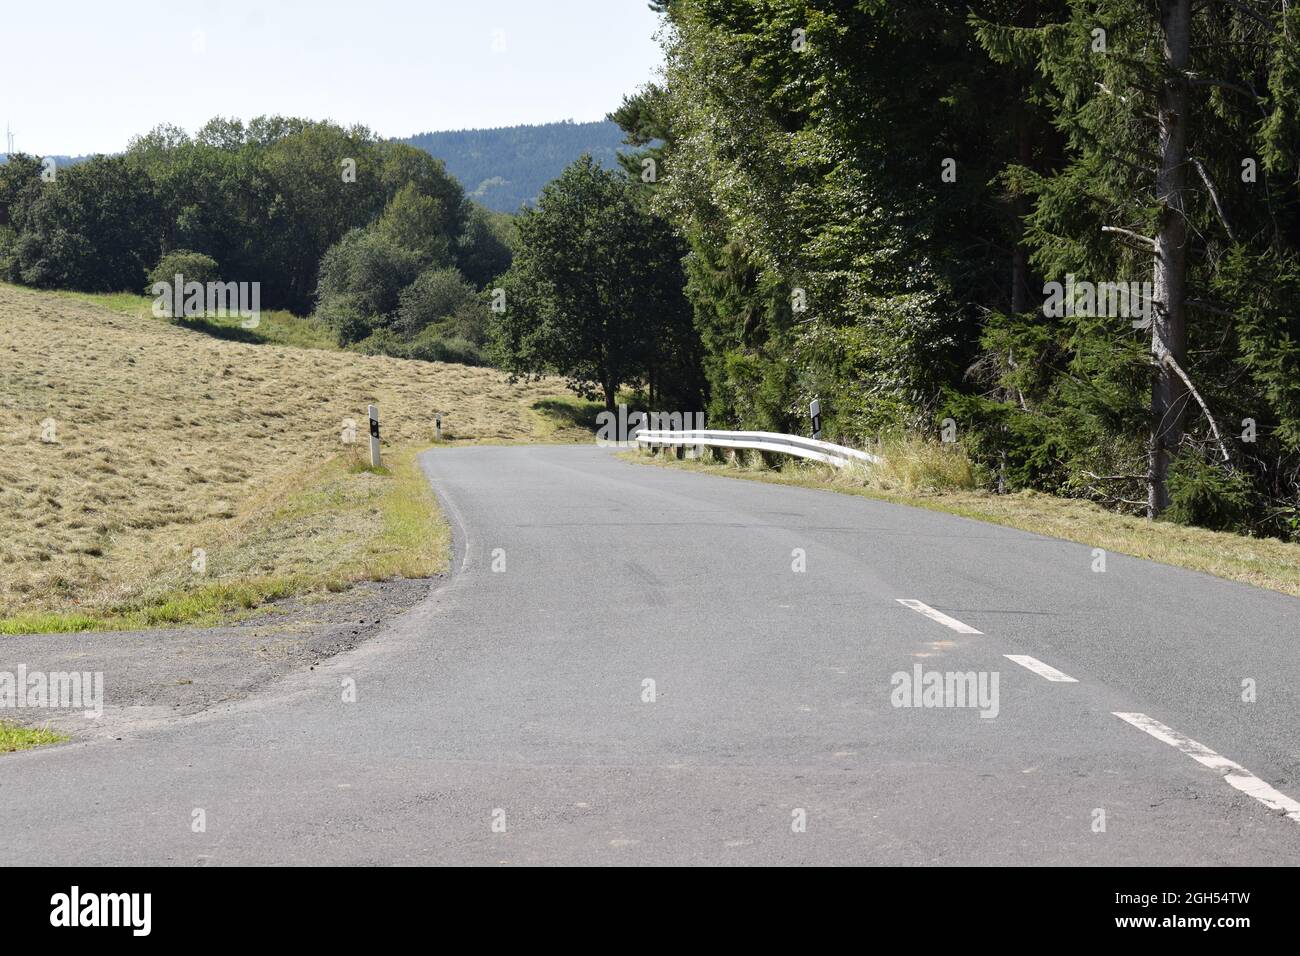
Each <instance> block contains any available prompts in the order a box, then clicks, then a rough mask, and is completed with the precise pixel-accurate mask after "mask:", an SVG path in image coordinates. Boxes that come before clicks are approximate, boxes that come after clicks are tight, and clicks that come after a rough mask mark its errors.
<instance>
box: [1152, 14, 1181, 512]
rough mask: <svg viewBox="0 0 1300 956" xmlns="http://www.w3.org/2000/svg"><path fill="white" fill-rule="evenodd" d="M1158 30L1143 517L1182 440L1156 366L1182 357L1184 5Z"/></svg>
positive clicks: (1163, 493) (1172, 390)
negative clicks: (1156, 208) (1155, 213)
mask: <svg viewBox="0 0 1300 956" xmlns="http://www.w3.org/2000/svg"><path fill="white" fill-rule="evenodd" d="M1160 26H1161V29H1162V30H1163V31H1164V39H1165V47H1164V58H1165V67H1166V69H1167V70H1168V71H1169V72H1170V74H1171V75H1170V76H1169V77H1168V78H1166V79H1165V80H1164V82H1163V83H1162V85H1161V88H1160V94H1159V97H1158V114H1159V115H1158V118H1159V124H1160V171H1159V173H1158V174H1157V177H1156V199H1157V201H1158V202H1159V203H1160V204H1161V206H1162V207H1163V208H1162V211H1161V215H1160V223H1159V228H1158V229H1157V232H1156V237H1155V238H1156V258H1155V279H1154V286H1155V288H1154V293H1155V295H1154V298H1155V301H1154V303H1153V308H1152V316H1151V354H1152V356H1153V357H1154V359H1155V361H1156V363H1157V364H1156V371H1155V380H1154V382H1153V384H1152V388H1151V437H1150V441H1149V445H1148V463H1147V516H1148V517H1150V518H1155V517H1157V516H1158V515H1159V514H1160V513H1161V512H1162V511H1164V510H1165V509H1166V508H1168V507H1169V487H1168V476H1169V460H1170V458H1171V456H1172V455H1173V453H1174V452H1175V451H1176V450H1177V448H1178V445H1179V443H1180V442H1181V441H1182V418H1183V411H1184V409H1185V407H1186V405H1187V391H1186V388H1185V387H1184V385H1183V382H1182V379H1181V378H1179V377H1178V375H1177V374H1176V373H1175V372H1174V371H1173V369H1171V368H1169V367H1168V365H1167V364H1165V363H1164V361H1163V359H1164V357H1165V355H1166V354H1171V355H1173V357H1174V358H1175V359H1176V360H1177V362H1178V364H1179V365H1184V364H1185V358H1186V353H1187V314H1186V303H1185V299H1186V295H1187V215H1186V210H1185V201H1184V197H1185V192H1186V189H1187V124H1188V120H1189V117H1188V115H1187V111H1188V92H1187V80H1186V79H1185V78H1184V74H1185V72H1186V70H1187V67H1188V64H1189V55H1190V54H1189V47H1190V40H1191V32H1192V11H1191V0H1161V2H1160Z"/></svg>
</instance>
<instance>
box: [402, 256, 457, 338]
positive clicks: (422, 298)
mask: <svg viewBox="0 0 1300 956" xmlns="http://www.w3.org/2000/svg"><path fill="white" fill-rule="evenodd" d="M474 298H475V293H474V289H473V287H472V286H471V285H470V284H469V283H468V282H466V281H465V277H464V276H462V275H461V274H460V272H459V271H457V270H456V269H452V268H445V269H426V270H425V271H424V272H421V273H420V274H419V276H417V277H416V280H415V281H414V282H412V283H411V284H410V285H409V286H407V287H406V288H405V289H403V290H402V291H401V294H400V295H399V296H398V306H397V323H396V324H397V328H398V329H399V330H400V331H401V332H402V333H403V334H405V335H408V336H415V335H418V334H419V333H421V332H423V331H424V330H425V329H426V328H428V327H429V326H431V325H438V324H441V323H443V322H444V321H445V320H447V319H448V318H450V317H452V316H454V315H456V314H457V312H458V311H459V310H460V309H462V308H464V307H465V306H466V305H467V304H470V303H472V302H473V301H474Z"/></svg>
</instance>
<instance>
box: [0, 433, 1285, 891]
mask: <svg viewBox="0 0 1300 956" xmlns="http://www.w3.org/2000/svg"><path fill="white" fill-rule="evenodd" d="M423 462H424V466H425V468H426V471H427V473H428V474H429V476H430V479H431V481H432V482H433V484H434V486H435V488H436V490H437V491H438V493H439V495H440V497H441V499H442V500H443V502H444V505H445V507H446V510H447V512H448V517H449V519H450V521H451V523H452V525H453V531H454V537H455V545H456V556H455V559H454V562H453V564H454V570H453V573H452V575H451V576H450V578H449V580H448V581H447V582H446V583H444V584H443V585H442V586H441V587H440V588H439V589H438V590H437V591H436V592H434V593H433V594H432V595H431V596H430V597H429V598H428V599H427V600H426V601H425V602H424V603H422V604H420V605H418V606H417V607H416V608H415V609H414V610H412V611H410V612H408V613H407V614H405V615H403V616H402V617H400V618H397V619H396V620H394V621H393V622H392V623H391V624H390V625H389V626H387V627H386V628H385V629H383V630H382V631H381V632H380V633H379V634H378V635H377V636H376V637H374V638H372V639H371V640H370V641H368V642H366V643H365V644H363V645H361V646H360V647H358V648H357V649H355V650H352V651H348V652H346V653H344V654H342V655H340V656H338V657H335V658H332V659H330V660H328V661H326V662H325V663H324V664H323V665H321V666H318V667H317V668H315V669H314V670H311V671H305V672H300V673H297V674H294V675H291V676H290V677H288V678H285V679H283V680H281V681H279V682H277V683H276V684H274V685H273V686H272V687H270V688H269V689H266V690H263V691H262V692H260V693H258V694H256V695H255V696H253V697H251V698H249V699H246V700H243V701H240V702H237V703H232V704H229V705H223V706H218V707H216V708H213V709H212V710H209V711H207V712H205V713H203V714H201V715H198V716H194V717H189V718H185V719H180V720H175V721H169V722H164V723H159V724H152V725H148V726H144V727H142V728H138V729H136V730H133V731H131V732H129V733H126V734H124V735H123V739H121V740H111V739H110V740H94V741H91V742H89V743H81V744H73V745H68V746H63V747H57V748H50V749H45V750H38V751H30V752H25V753H19V754H13V755H8V756H4V757H0V827H2V828H3V832H4V836H5V839H4V840H3V841H0V863H5V864H15V863H22V864H181V865H195V864H199V865H203V864H211V865H219V864H235V863H255V864H278V863H293V864H310V863H333V864H341V863H376V864H390V863H397V864H408V863H409V864H419V863H470V864H487V865H498V864H560V863H564V864H577V863H592V864H602V863H611V864H613V863H617V864H651V863H654V864H667V863H685V864H706V863H726V864H753V863H771V864H806V863H862V864H1060V865H1096V864H1228V863H1231V864H1291V865H1294V864H1297V863H1300V804H1296V803H1294V800H1295V798H1297V797H1300V689H1298V687H1297V680H1296V678H1297V675H1300V640H1298V639H1297V638H1298V637H1300V634H1298V631H1300V627H1298V625H1300V601H1297V600H1295V599H1292V598H1289V597H1285V596H1283V595H1279V594H1275V593H1272V592H1268V591H1262V590H1257V589H1254V588H1250V587H1247V586H1244V585H1240V584H1235V583H1231V582H1227V581H1221V580H1218V579H1215V578H1211V577H1208V576H1205V575H1201V574H1197V573H1193V572H1188V571H1182V570H1177V569H1173V568H1169V567H1164V566H1161V565H1157V564H1151V563H1148V562H1143V561H1138V560H1135V559H1131V558H1126V557H1123V556H1120V555H1115V554H1111V555H1109V556H1108V557H1107V561H1106V570H1105V571H1104V572H1103V573H1099V572H1095V571H1093V570H1092V568H1093V564H1094V558H1093V554H1092V551H1091V549H1089V548H1086V547H1083V546H1081V545H1076V544H1070V543H1067V542H1062V541H1057V540H1054V539H1048V538H1043V537H1039V536H1036V535H1032V534H1027V533H1024V532H1020V531H1015V530H1011V529H1007V528H1001V527H996V526H992V525H986V524H981V523H978V522H973V521H968V520H965V519H961V518H957V517H952V516H948V515H942V514H937V513H933V512H928V511H923V510H918V509H911V508H906V507H902V506H897V505H890V504H886V503H881V502H875V501H871V500H867V499H863V498H858V497H851V496H845V495H837V494H834V493H831V492H825V491H817V490H810V489H805V488H798V487H783V486H774V485H768V484H761V483H756V482H746V481H738V480H734V479H729V478H724V477H720V476H711V475H701V474H695V473H688V472H685V471H680V470H674V469H661V468H652V467H646V466H643V465H639V464H636V463H632V462H627V461H623V460H619V459H618V458H616V457H614V456H613V455H611V454H610V453H609V452H608V451H606V450H602V449H597V448H592V447H465V448H455V449H438V450H435V451H433V452H430V453H428V454H426V455H425V457H424V459H423ZM801 563H802V565H803V568H804V569H803V570H796V568H798V567H799V566H800V564H801ZM903 602H908V603H903ZM0 648H3V652H4V654H5V656H6V658H7V659H8V658H12V657H13V655H14V654H15V653H17V652H18V651H19V650H20V648H21V644H20V643H15V642H14V641H12V640H10V641H6V642H4V643H3V644H0ZM1008 655H1012V656H1010V657H1009V656H1008ZM8 663H12V664H17V663H20V662H19V661H17V660H12V661H8ZM918 665H919V668H920V673H921V675H922V676H921V681H922V687H923V688H924V686H925V685H926V682H927V681H930V680H932V678H930V677H928V676H927V675H928V674H929V673H931V672H936V673H938V674H939V675H940V677H939V680H941V681H942V680H944V675H949V674H952V675H965V674H969V675H971V678H970V679H971V680H973V681H974V684H972V685H971V686H974V687H978V686H982V687H983V689H984V690H985V692H986V693H985V697H984V698H983V699H982V701H981V700H979V699H976V700H971V699H967V700H965V701H962V700H959V699H958V698H957V697H956V696H955V691H956V688H957V685H958V684H959V683H961V680H957V681H956V683H952V684H951V686H952V688H953V691H954V694H953V696H948V695H947V694H946V689H945V688H941V690H945V693H940V694H938V695H937V696H935V695H930V696H929V697H928V698H927V696H926V695H925V694H923V693H921V692H919V691H918V692H915V693H914V692H913V691H912V689H911V688H910V687H908V686H907V684H905V683H904V681H903V680H902V677H901V676H900V675H903V676H906V678H907V680H908V681H911V680H912V678H913V677H914V676H915V675H916V674H917V672H918V671H917V668H918ZM995 675H996V681H997V684H996V697H994V695H993V680H994V678H995ZM1066 678H1072V679H1073V680H1069V679H1066ZM964 679H965V678H963V679H962V680H964ZM112 680H113V675H112V674H111V673H109V674H106V675H105V681H106V694H107V697H108V701H109V703H110V705H111V702H112ZM1247 680H1253V681H1254V687H1255V700H1254V701H1253V702H1248V701H1245V700H1243V681H1247ZM651 682H652V683H651ZM981 682H982V684H981ZM963 686H965V685H963ZM349 687H354V688H355V698H356V699H355V702H349V701H347V700H345V699H344V698H345V697H346V696H348V688H349ZM1245 696H1250V695H1249V694H1246V695H1245ZM927 703H929V704H935V703H939V704H944V705H952V706H925V704H927ZM962 703H964V704H966V705H967V706H956V705H957V704H962ZM902 704H912V705H915V704H921V705H922V706H901V705H902ZM971 704H976V705H977V706H969V705H971ZM1117 714H1123V715H1127V716H1125V717H1119V716H1116V715H1117ZM1288 801H1290V802H1289V803H1288ZM1288 814H1290V815H1288ZM200 822H201V823H202V826H201V827H200V826H199V823H200Z"/></svg>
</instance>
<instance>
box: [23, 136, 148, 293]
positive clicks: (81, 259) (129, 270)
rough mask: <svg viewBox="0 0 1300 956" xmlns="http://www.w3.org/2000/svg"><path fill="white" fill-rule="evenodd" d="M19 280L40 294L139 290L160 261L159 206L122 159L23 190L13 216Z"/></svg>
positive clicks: (106, 159) (63, 172) (81, 166)
mask: <svg viewBox="0 0 1300 956" xmlns="http://www.w3.org/2000/svg"><path fill="white" fill-rule="evenodd" d="M10 215H11V218H12V219H13V222H14V225H15V226H16V227H17V229H16V231H17V233H18V236H17V240H16V242H15V244H14V249H13V253H12V254H13V257H14V260H15V267H16V269H17V271H18V275H19V278H21V280H22V281H23V282H25V283H27V284H28V285H34V286H39V287H42V288H62V289H79V290H82V291H87V292H113V291H117V290H119V289H122V288H124V287H125V288H131V289H138V288H140V287H141V285H143V283H144V279H145V270H146V269H148V268H149V267H150V266H152V265H153V263H154V262H155V261H156V260H157V258H158V242H157V230H156V226H157V204H156V203H155V201H154V197H153V195H152V193H151V192H150V190H149V185H148V183H147V181H142V180H141V178H140V177H139V176H136V175H135V174H134V172H133V171H132V170H131V168H130V167H129V166H128V165H127V163H126V161H125V160H123V159H122V158H121V157H112V156H94V157H91V158H90V159H88V160H87V161H85V162H84V163H78V164H77V165H75V166H72V167H69V168H67V169H60V170H58V172H57V174H56V176H55V178H54V181H53V182H41V183H40V184H39V188H36V189H22V190H21V191H20V193H19V199H18V202H17V203H16V204H15V206H14V208H13V209H12V210H11V212H10Z"/></svg>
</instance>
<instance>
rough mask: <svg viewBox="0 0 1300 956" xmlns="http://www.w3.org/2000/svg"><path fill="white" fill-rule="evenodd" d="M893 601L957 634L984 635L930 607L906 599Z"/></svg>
mask: <svg viewBox="0 0 1300 956" xmlns="http://www.w3.org/2000/svg"><path fill="white" fill-rule="evenodd" d="M894 600H896V601H897V602H898V603H899V604H901V605H903V607H910V608H911V609H912V610H913V611H916V613H918V614H924V615H925V616H926V617H928V618H929V619H930V620H932V621H938V622H939V623H940V624H942V625H943V626H944V627H950V628H952V629H953V630H954V631H956V632H957V633H958V634H983V633H984V632H983V631H977V630H975V628H973V627H971V626H970V625H969V624H963V623H962V622H961V621H959V620H957V619H956V618H955V617H949V616H948V615H947V614H944V613H943V612H942V611H936V610H935V609H934V608H932V607H930V605H928V604H922V603H921V602H920V601H913V600H910V599H906V598H895V599H894Z"/></svg>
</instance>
